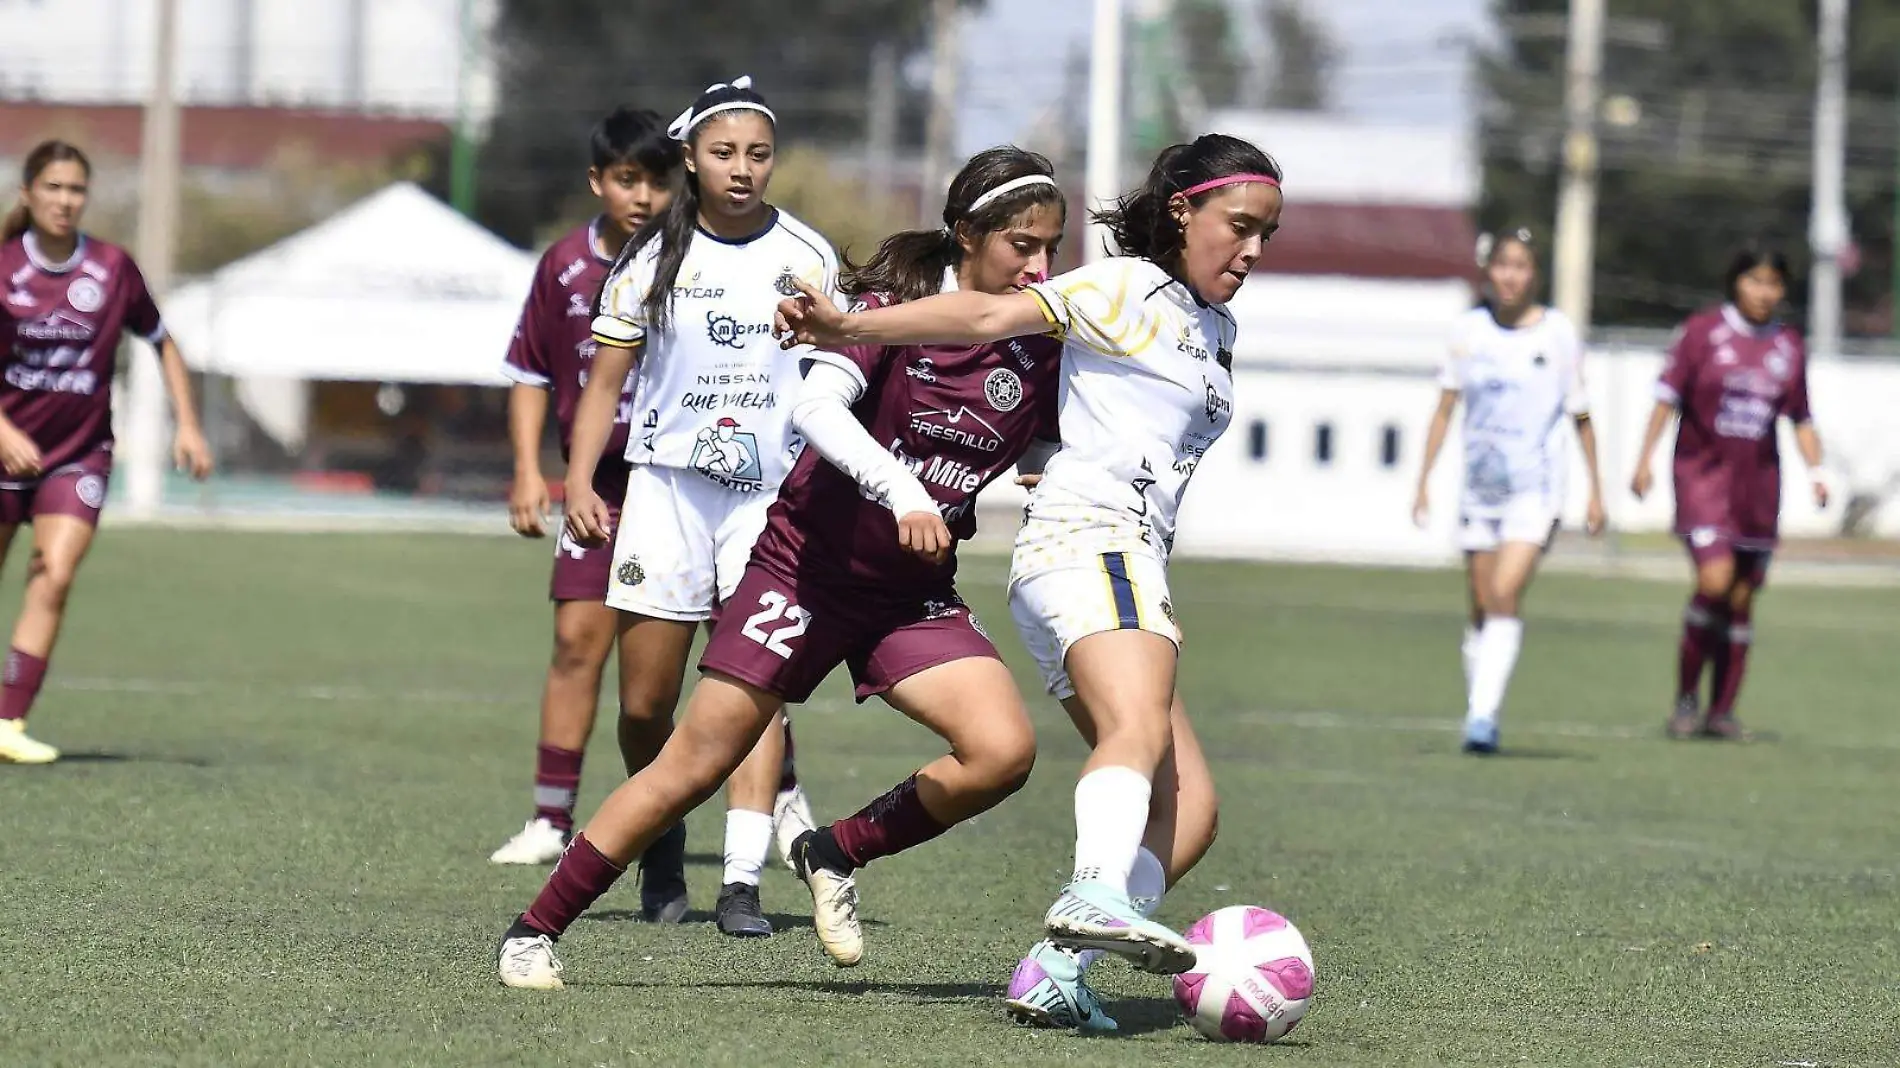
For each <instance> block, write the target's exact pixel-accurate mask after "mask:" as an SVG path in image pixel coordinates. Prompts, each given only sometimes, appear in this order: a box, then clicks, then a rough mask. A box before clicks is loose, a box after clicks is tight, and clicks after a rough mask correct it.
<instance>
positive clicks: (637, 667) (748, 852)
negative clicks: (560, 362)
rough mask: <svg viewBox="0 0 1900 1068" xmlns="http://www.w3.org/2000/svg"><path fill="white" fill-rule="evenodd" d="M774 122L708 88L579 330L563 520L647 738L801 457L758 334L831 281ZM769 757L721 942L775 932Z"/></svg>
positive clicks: (682, 124) (755, 771) (736, 96)
mask: <svg viewBox="0 0 1900 1068" xmlns="http://www.w3.org/2000/svg"><path fill="white" fill-rule="evenodd" d="M775 121H776V120H775V119H774V117H773V114H772V111H771V109H770V108H769V107H767V106H766V103H765V99H764V98H763V97H761V96H760V95H759V94H758V93H756V92H753V91H752V88H751V81H750V79H746V78H740V79H738V80H737V81H735V82H733V83H732V84H731V85H715V86H713V87H711V88H709V89H707V90H706V92H705V93H704V94H702V95H701V96H700V97H699V99H698V100H697V101H695V102H694V104H693V106H692V107H690V108H687V109H686V111H685V112H683V113H682V114H681V115H680V116H679V117H678V118H677V119H675V120H674V121H673V123H672V125H671V126H670V127H669V128H668V131H667V132H668V133H669V134H670V135H671V136H672V137H673V138H674V139H675V140H677V141H680V142H682V143H683V144H684V145H685V147H686V161H685V166H686V176H685V180H684V182H682V183H681V185H680V187H679V190H678V192H676V193H675V195H674V197H673V200H672V203H671V204H669V205H668V206H667V210H666V211H665V212H663V213H661V214H659V215H656V216H655V217H654V218H653V219H652V220H651V221H649V222H648V223H647V225H645V226H644V227H642V228H641V229H640V231H639V233H637V234H636V235H635V236H634V238H633V240H632V241H630V242H628V244H627V246H626V248H625V249H623V250H622V251H621V253H620V257H619V260H618V262H616V263H615V265H614V267H613V269H612V270H611V271H610V272H609V273H608V276H607V280H606V282H605V283H604V285H603V286H602V289H601V294H600V302H599V303H600V307H599V314H598V315H596V316H595V318H594V321H593V340H594V341H595V342H596V343H597V344H598V345H599V348H598V350H597V351H596V352H595V354H594V368H593V374H592V376H591V377H590V378H589V380H588V384H587V386H586V388H584V389H583V390H582V392H581V400H580V406H579V408H578V409H577V411H576V412H575V416H574V439H573V443H572V446H571V448H570V460H569V463H568V472H567V501H568V511H567V528H568V533H569V535H570V536H571V537H573V538H574V540H576V541H577V542H580V543H581V544H583V545H600V544H604V543H605V542H606V541H607V540H608V539H610V538H611V539H612V540H613V543H614V550H613V569H612V572H611V573H610V575H609V580H608V588H607V604H609V605H611V606H613V607H614V608H617V609H619V610H620V611H621V612H623V613H625V614H626V618H625V620H624V621H623V624H622V625H623V627H624V628H625V636H624V637H623V638H622V639H621V643H620V655H621V658H622V661H623V663H625V664H626V665H627V666H626V668H625V671H626V674H627V677H628V678H629V679H630V681H631V684H630V685H629V686H627V687H626V688H624V690H623V693H622V703H621V715H622V716H623V717H627V718H631V719H632V720H634V721H635V723H636V724H642V723H643V724H648V725H650V726H648V727H645V728H641V733H642V735H643V736H645V737H648V738H655V739H657V738H661V737H664V735H665V734H666V733H667V731H668V730H669V728H668V727H666V726H665V725H666V724H668V723H670V722H671V719H672V715H673V708H674V705H675V704H677V703H678V701H679V693H680V684H681V681H682V678H683V676H684V674H685V671H686V657H687V654H688V652H690V650H691V647H692V642H693V630H694V628H695V627H697V626H698V625H699V624H700V623H701V622H704V621H706V620H709V619H711V618H712V616H713V614H714V611H715V610H716V609H717V608H718V606H719V605H720V604H721V603H723V602H724V601H725V600H726V599H727V598H729V597H731V596H732V593H733V590H734V589H735V588H736V587H737V586H738V584H739V576H740V574H741V573H742V572H743V570H744V568H745V561H746V557H747V556H748V555H749V554H750V553H751V551H752V543H753V542H754V541H756V540H757V539H758V535H759V531H760V530H761V529H762V528H763V527H764V525H765V510H766V508H767V507H769V506H770V505H771V503H772V499H773V497H774V496H775V495H776V493H777V491H778V485H779V483H780V482H781V481H783V479H784V477H785V474H786V472H787V471H788V470H789V469H790V467H791V464H792V461H793V460H794V459H795V458H796V455H797V451H798V449H799V448H800V447H801V446H800V445H799V443H798V441H797V439H796V438H795V437H794V436H793V435H791V434H790V433H789V432H788V430H787V423H788V422H789V411H788V408H789V404H788V403H781V400H780V398H781V397H783V396H784V395H785V392H786V391H787V390H789V389H791V388H793V385H794V383H795V382H796V381H797V378H798V368H797V357H796V356H793V355H790V354H787V353H784V352H782V351H780V349H779V347H778V345H777V344H776V342H775V341H774V340H773V338H772V312H773V306H774V303H775V302H776V300H777V299H778V298H779V296H780V295H781V294H783V293H789V292H795V290H793V288H792V279H795V278H805V279H809V280H810V281H811V282H813V283H816V284H821V285H824V286H827V287H833V286H835V285H836V284H837V274H838V265H837V256H836V254H835V253H833V252H832V250H831V246H830V245H828V244H826V242H825V239H824V238H823V237H820V236H819V235H818V234H817V233H816V232H815V231H813V230H812V229H811V228H810V227H808V226H806V225H805V224H804V223H801V222H799V221H798V220H797V219H794V218H792V217H791V216H790V215H789V214H787V213H785V212H783V211H780V210H779V209H777V208H774V207H772V206H771V205H770V204H768V203H767V202H766V199H765V198H766V191H767V188H768V186H769V184H770V182H771V178H772V163H773V157H774V151H775V140H774V139H775V133H776V131H775ZM636 353H637V354H638V374H637V375H636V378H635V383H634V400H633V414H634V417H635V418H637V419H638V420H639V426H638V429H637V430H635V431H633V432H632V436H631V439H630V440H629V442H628V444H627V449H626V457H627V460H628V461H629V462H630V463H631V465H632V469H631V471H630V473H629V475H628V479H627V494H626V501H625V506H624V507H623V508H622V511H621V514H622V515H624V516H626V517H627V519H628V522H626V523H625V524H622V525H620V526H619V527H618V528H617V529H616V527H615V523H614V513H613V509H612V508H611V507H610V506H609V505H608V504H607V502H606V501H604V500H602V499H601V497H600V494H599V493H597V492H595V490H594V471H595V468H596V467H597V466H598V461H599V459H600V456H601V453H602V451H603V450H604V449H605V447H606V444H607V440H608V438H609V437H610V435H611V431H612V428H613V425H614V414H615V411H616V409H617V408H618V407H619V403H620V397H619V394H620V387H621V384H622V383H623V382H624V380H625V378H626V376H627V373H628V371H629V370H631V369H633V367H634V365H635V356H636ZM783 753H784V737H783V734H782V732H781V731H779V730H774V731H769V732H767V733H766V734H765V735H764V736H763V737H762V738H760V740H759V744H758V746H757V747H756V748H755V749H754V751H753V753H752V757H751V759H750V760H748V761H747V763H746V765H745V767H744V768H742V769H740V771H739V772H738V774H737V775H735V776H734V778H733V780H732V785H731V789H730V791H729V795H728V796H729V801H730V805H731V808H730V810H729V811H728V812H727V814H726V865H725V873H724V876H723V878H722V880H721V883H722V886H721V889H720V892H719V901H718V905H717V909H716V913H717V918H718V923H719V929H720V930H721V931H723V932H725V933H726V934H730V935H736V936H759V935H769V934H771V933H772V925H771V924H770V923H769V922H768V921H767V920H766V918H765V916H764V914H763V913H761V912H760V910H759V875H760V870H761V869H762V868H763V866H764V862H765V856H766V853H767V851H768V850H769V849H770V848H771V843H772V831H773V802H774V798H775V795H776V794H777V793H778V792H779V790H778V788H779V784H780V771H781V765H782V762H783ZM684 814H685V813H684V812H681V813H679V815H682V816H683V815H684ZM802 822H803V826H801V827H799V828H798V830H800V831H803V830H805V829H809V827H810V823H809V820H808V819H807V820H804V821H802ZM647 844H648V843H642V848H643V849H644V848H645V846H646V845H647ZM788 844H789V843H788ZM570 855H571V853H570Z"/></svg>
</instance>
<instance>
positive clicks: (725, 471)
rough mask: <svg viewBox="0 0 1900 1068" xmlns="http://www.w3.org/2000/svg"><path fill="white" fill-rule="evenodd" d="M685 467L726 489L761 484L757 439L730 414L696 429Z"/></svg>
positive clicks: (743, 488) (753, 486)
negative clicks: (691, 450) (697, 433)
mask: <svg viewBox="0 0 1900 1068" xmlns="http://www.w3.org/2000/svg"><path fill="white" fill-rule="evenodd" d="M687 466H689V467H691V468H692V469H693V470H695V471H697V472H699V473H700V474H702V475H704V476H706V477H707V478H708V479H711V480H712V481H714V482H717V483H719V484H720V485H722V486H724V487H726V488H727V489H736V490H756V489H759V488H761V487H762V486H764V485H765V468H764V467H763V465H761V464H760V463H759V439H758V437H757V436H755V435H754V434H752V433H751V432H750V431H746V430H740V429H739V421H738V420H736V419H734V418H732V417H731V416H723V417H721V418H720V420H719V422H717V423H715V424H713V425H712V426H709V427H706V428H704V429H702V430H701V431H700V432H699V435H698V437H697V439H696V440H695V442H694V444H693V455H692V458H691V459H690V460H688V461H687Z"/></svg>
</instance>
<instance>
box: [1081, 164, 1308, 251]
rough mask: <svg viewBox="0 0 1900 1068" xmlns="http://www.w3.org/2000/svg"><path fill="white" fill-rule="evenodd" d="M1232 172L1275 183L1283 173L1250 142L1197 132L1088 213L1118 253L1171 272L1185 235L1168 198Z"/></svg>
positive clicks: (1195, 202)
mask: <svg viewBox="0 0 1900 1068" xmlns="http://www.w3.org/2000/svg"><path fill="white" fill-rule="evenodd" d="M1236 174H1264V175H1266V176H1267V177H1269V178H1272V179H1273V180H1274V181H1276V182H1277V181H1279V180H1280V179H1281V178H1282V177H1283V175H1282V174H1281V173H1280V165H1279V164H1278V163H1275V162H1274V160H1273V157H1272V156H1269V155H1267V154H1266V153H1265V152H1262V151H1261V150H1260V149H1259V148H1257V147H1255V146H1254V145H1253V144H1252V143H1250V142H1247V141H1243V140H1241V139H1240V138H1238V137H1230V136H1228V135H1227V134H1202V135H1201V136H1199V137H1197V138H1195V139H1194V143H1193V144H1191V145H1170V146H1168V147H1167V148H1164V149H1162V150H1161V154H1160V155H1159V156H1156V157H1155V162H1154V166H1153V167H1151V168H1149V170H1148V179H1147V180H1146V181H1144V182H1142V183H1141V188H1139V189H1137V190H1135V191H1134V192H1132V193H1130V194H1128V195H1127V196H1125V197H1122V198H1121V199H1120V200H1118V201H1116V202H1115V206H1114V207H1112V208H1109V209H1108V210H1106V211H1097V212H1094V213H1093V217H1094V219H1095V221H1096V222H1098V223H1101V224H1102V225H1103V226H1106V227H1108V232H1109V234H1110V236H1112V237H1113V238H1114V239H1115V247H1116V248H1117V249H1118V250H1119V251H1120V252H1121V254H1122V255H1124V256H1140V257H1141V258H1142V259H1145V260H1152V261H1154V262H1155V263H1158V264H1160V265H1161V266H1162V267H1164V268H1166V269H1167V270H1168V271H1169V272H1173V270H1174V269H1175V265H1176V261H1178V260H1179V259H1180V258H1181V246H1182V243H1183V242H1184V241H1185V240H1186V235H1185V234H1184V233H1183V231H1182V229H1181V224H1180V223H1178V222H1176V221H1175V219H1174V213H1173V212H1172V211H1170V210H1168V202H1169V201H1171V200H1172V199H1174V197H1176V196H1178V195H1179V194H1180V193H1182V192H1183V191H1185V190H1188V189H1192V188H1194V187H1195V186H1197V185H1200V184H1201V183H1202V182H1211V181H1213V180H1215V179H1217V178H1229V177H1232V176H1233V175H1236ZM1218 191H1219V190H1215V189H1210V190H1208V191H1206V192H1204V193H1196V194H1195V195H1194V196H1191V197H1189V198H1188V203H1189V204H1190V205H1192V206H1194V207H1199V206H1201V205H1202V204H1203V203H1205V202H1206V201H1207V198H1208V197H1210V196H1213V195H1214V194H1215V193H1216V192H1218Z"/></svg>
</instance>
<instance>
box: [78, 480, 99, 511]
mask: <svg viewBox="0 0 1900 1068" xmlns="http://www.w3.org/2000/svg"><path fill="white" fill-rule="evenodd" d="M73 492H74V493H76V494H78V495H79V502H80V503H81V504H83V505H85V506H86V507H88V508H103V507H104V506H105V503H106V480H105V479H103V478H100V477H99V476H98V475H86V476H84V477H82V478H81V479H80V480H79V481H78V482H77V483H75V484H74V485H73Z"/></svg>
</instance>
